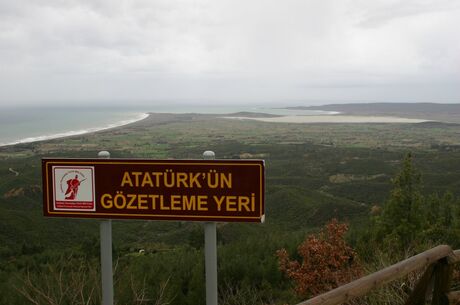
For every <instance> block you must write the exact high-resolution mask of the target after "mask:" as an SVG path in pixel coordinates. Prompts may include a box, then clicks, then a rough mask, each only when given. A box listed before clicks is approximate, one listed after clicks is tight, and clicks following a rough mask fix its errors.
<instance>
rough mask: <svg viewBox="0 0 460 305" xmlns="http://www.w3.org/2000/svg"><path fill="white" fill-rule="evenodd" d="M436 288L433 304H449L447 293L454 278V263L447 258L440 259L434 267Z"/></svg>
mask: <svg viewBox="0 0 460 305" xmlns="http://www.w3.org/2000/svg"><path fill="white" fill-rule="evenodd" d="M434 269H435V270H434V290H433V301H432V303H431V304H432V305H449V300H448V299H447V296H446V295H447V293H448V292H449V290H450V284H451V280H452V265H450V264H449V263H448V261H447V258H443V259H441V260H439V261H438V262H437V264H436V266H435V268H434Z"/></svg>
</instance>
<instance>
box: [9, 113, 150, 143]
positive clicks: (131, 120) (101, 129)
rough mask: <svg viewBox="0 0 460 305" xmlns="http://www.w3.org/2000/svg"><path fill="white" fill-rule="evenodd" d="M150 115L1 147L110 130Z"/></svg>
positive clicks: (24, 140) (17, 141) (25, 140)
mask: <svg viewBox="0 0 460 305" xmlns="http://www.w3.org/2000/svg"><path fill="white" fill-rule="evenodd" d="M149 116H150V113H140V114H139V115H137V117H135V118H133V119H128V120H121V121H118V122H115V123H110V124H106V125H105V126H100V127H91V128H86V129H79V130H71V131H66V132H60V133H54V134H48V135H43V136H37V137H28V138H22V139H19V140H16V141H13V142H8V143H0V147H5V146H12V145H17V144H24V143H33V142H40V141H46V140H53V139H59V138H65V137H71V136H78V135H84V134H90V133H94V132H99V131H103V130H108V129H112V128H117V127H122V126H126V125H129V124H133V123H137V122H140V121H142V120H145V119H147V118H148V117H149Z"/></svg>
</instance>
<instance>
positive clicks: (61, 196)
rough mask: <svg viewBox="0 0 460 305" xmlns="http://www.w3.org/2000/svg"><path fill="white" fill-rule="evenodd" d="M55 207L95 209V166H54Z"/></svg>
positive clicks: (65, 209) (70, 209) (79, 209)
mask: <svg viewBox="0 0 460 305" xmlns="http://www.w3.org/2000/svg"><path fill="white" fill-rule="evenodd" d="M52 172H53V181H54V201H53V203H54V209H55V210H58V211H59V210H60V211H95V208H96V205H95V202H94V201H95V200H94V198H95V194H94V167H93V166H82V167H70V166H53V171H52Z"/></svg>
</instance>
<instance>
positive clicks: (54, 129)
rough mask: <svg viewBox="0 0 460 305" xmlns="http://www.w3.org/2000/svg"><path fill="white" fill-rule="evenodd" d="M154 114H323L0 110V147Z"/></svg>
mask: <svg viewBox="0 0 460 305" xmlns="http://www.w3.org/2000/svg"><path fill="white" fill-rule="evenodd" d="M149 112H155V113H206V114H210V113H215V114H230V113H236V112H258V113H267V114H276V115H321V114H331V112H327V111H313V110H290V109H285V108H282V107H266V106H253V105H251V106H245V105H237V106H234V105H232V106H227V105H212V106H210V105H167V104H164V105H153V106H140V107H110V108H107V107H89V106H87V107H78V108H77V107H25V106H21V107H0V146H6V145H13V144H19V143H29V142H35V141H43V140H49V139H55V138H60V137H67V136H73V135H81V134H85V133H90V132H95V131H100V130H105V129H110V128H114V127H119V126H123V125H127V124H130V123H134V122H136V121H139V120H142V119H144V118H146V117H148V113H149Z"/></svg>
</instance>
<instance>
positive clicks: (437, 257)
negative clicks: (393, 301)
mask: <svg viewBox="0 0 460 305" xmlns="http://www.w3.org/2000/svg"><path fill="white" fill-rule="evenodd" d="M458 262H460V250H456V251H452V249H451V248H450V247H449V246H446V245H441V246H437V247H435V248H433V249H430V250H428V251H425V252H423V253H420V254H418V255H415V256H412V257H410V258H408V259H406V260H403V261H401V262H399V263H397V264H394V265H392V266H390V267H387V268H385V269H382V270H380V271H378V272H375V273H372V274H370V275H367V276H365V277H362V278H360V279H358V280H355V281H353V282H351V283H348V284H346V285H343V286H340V287H338V288H336V289H334V290H331V291H329V292H326V293H324V294H321V295H319V296H316V297H314V298H312V299H309V300H307V301H304V302H301V303H299V304H297V305H320V304H321V305H338V304H343V303H345V302H348V301H350V300H352V299H354V298H358V297H362V296H364V295H366V294H367V293H369V292H370V291H371V290H373V289H376V288H378V287H381V286H382V285H384V284H386V283H388V282H391V281H394V280H397V279H400V278H403V277H404V276H406V275H408V274H409V273H411V272H414V271H416V270H420V269H422V268H426V270H425V272H424V274H423V275H422V277H421V278H420V279H419V281H418V283H417V284H416V285H415V287H414V289H413V291H412V293H411V294H410V296H409V298H408V299H407V301H406V303H405V304H406V305H421V304H425V301H426V297H427V295H429V294H431V290H432V294H431V295H432V305H453V304H459V305H460V291H452V292H449V291H450V285H451V279H452V269H453V264H455V263H458Z"/></svg>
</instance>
